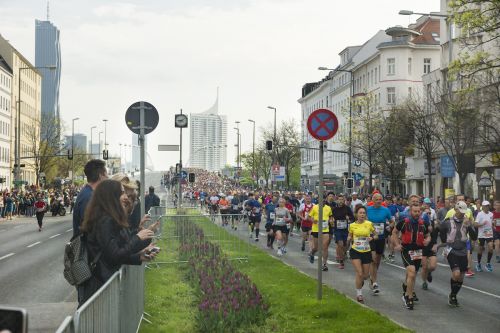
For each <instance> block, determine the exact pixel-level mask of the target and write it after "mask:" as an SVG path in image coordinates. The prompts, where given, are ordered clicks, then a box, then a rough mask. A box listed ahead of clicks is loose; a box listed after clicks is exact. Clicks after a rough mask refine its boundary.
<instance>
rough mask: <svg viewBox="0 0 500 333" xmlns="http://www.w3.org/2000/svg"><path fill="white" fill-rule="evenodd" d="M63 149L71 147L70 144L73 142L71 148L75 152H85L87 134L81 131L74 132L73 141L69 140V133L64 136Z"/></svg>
mask: <svg viewBox="0 0 500 333" xmlns="http://www.w3.org/2000/svg"><path fill="white" fill-rule="evenodd" d="M64 139H65V140H64V142H65V143H64V149H65V150H68V149H71V145H72V144H73V148H74V151H75V153H79V154H85V153H87V136H86V135H85V134H81V133H75V136H74V141H73V142H72V140H71V135H65V136H64Z"/></svg>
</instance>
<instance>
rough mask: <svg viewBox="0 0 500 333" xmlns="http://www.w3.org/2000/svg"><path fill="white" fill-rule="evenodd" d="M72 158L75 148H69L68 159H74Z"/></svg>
mask: <svg viewBox="0 0 500 333" xmlns="http://www.w3.org/2000/svg"><path fill="white" fill-rule="evenodd" d="M72 159H73V150H71V149H68V160H72Z"/></svg>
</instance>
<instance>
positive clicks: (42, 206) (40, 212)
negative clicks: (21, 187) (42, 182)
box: [34, 193, 47, 231]
mask: <svg viewBox="0 0 500 333" xmlns="http://www.w3.org/2000/svg"><path fill="white" fill-rule="evenodd" d="M34 206H35V211H36V219H37V221H38V231H42V224H43V216H44V215H45V211H46V210H47V204H46V203H45V201H44V200H43V196H42V194H41V193H38V194H37V200H36V202H35V205H34Z"/></svg>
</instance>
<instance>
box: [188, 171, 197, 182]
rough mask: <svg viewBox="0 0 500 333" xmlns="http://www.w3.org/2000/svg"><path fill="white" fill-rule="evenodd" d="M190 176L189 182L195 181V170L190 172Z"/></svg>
mask: <svg viewBox="0 0 500 333" xmlns="http://www.w3.org/2000/svg"><path fill="white" fill-rule="evenodd" d="M188 178H189V182H190V183H194V178H195V176H194V173H193V172H190V173H189V177H188Z"/></svg>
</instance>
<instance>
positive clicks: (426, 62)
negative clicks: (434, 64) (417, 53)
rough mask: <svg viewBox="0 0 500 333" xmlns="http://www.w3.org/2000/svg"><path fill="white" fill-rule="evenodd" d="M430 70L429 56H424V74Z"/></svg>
mask: <svg viewBox="0 0 500 333" xmlns="http://www.w3.org/2000/svg"><path fill="white" fill-rule="evenodd" d="M430 72H431V58H424V74H429V73H430Z"/></svg>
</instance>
